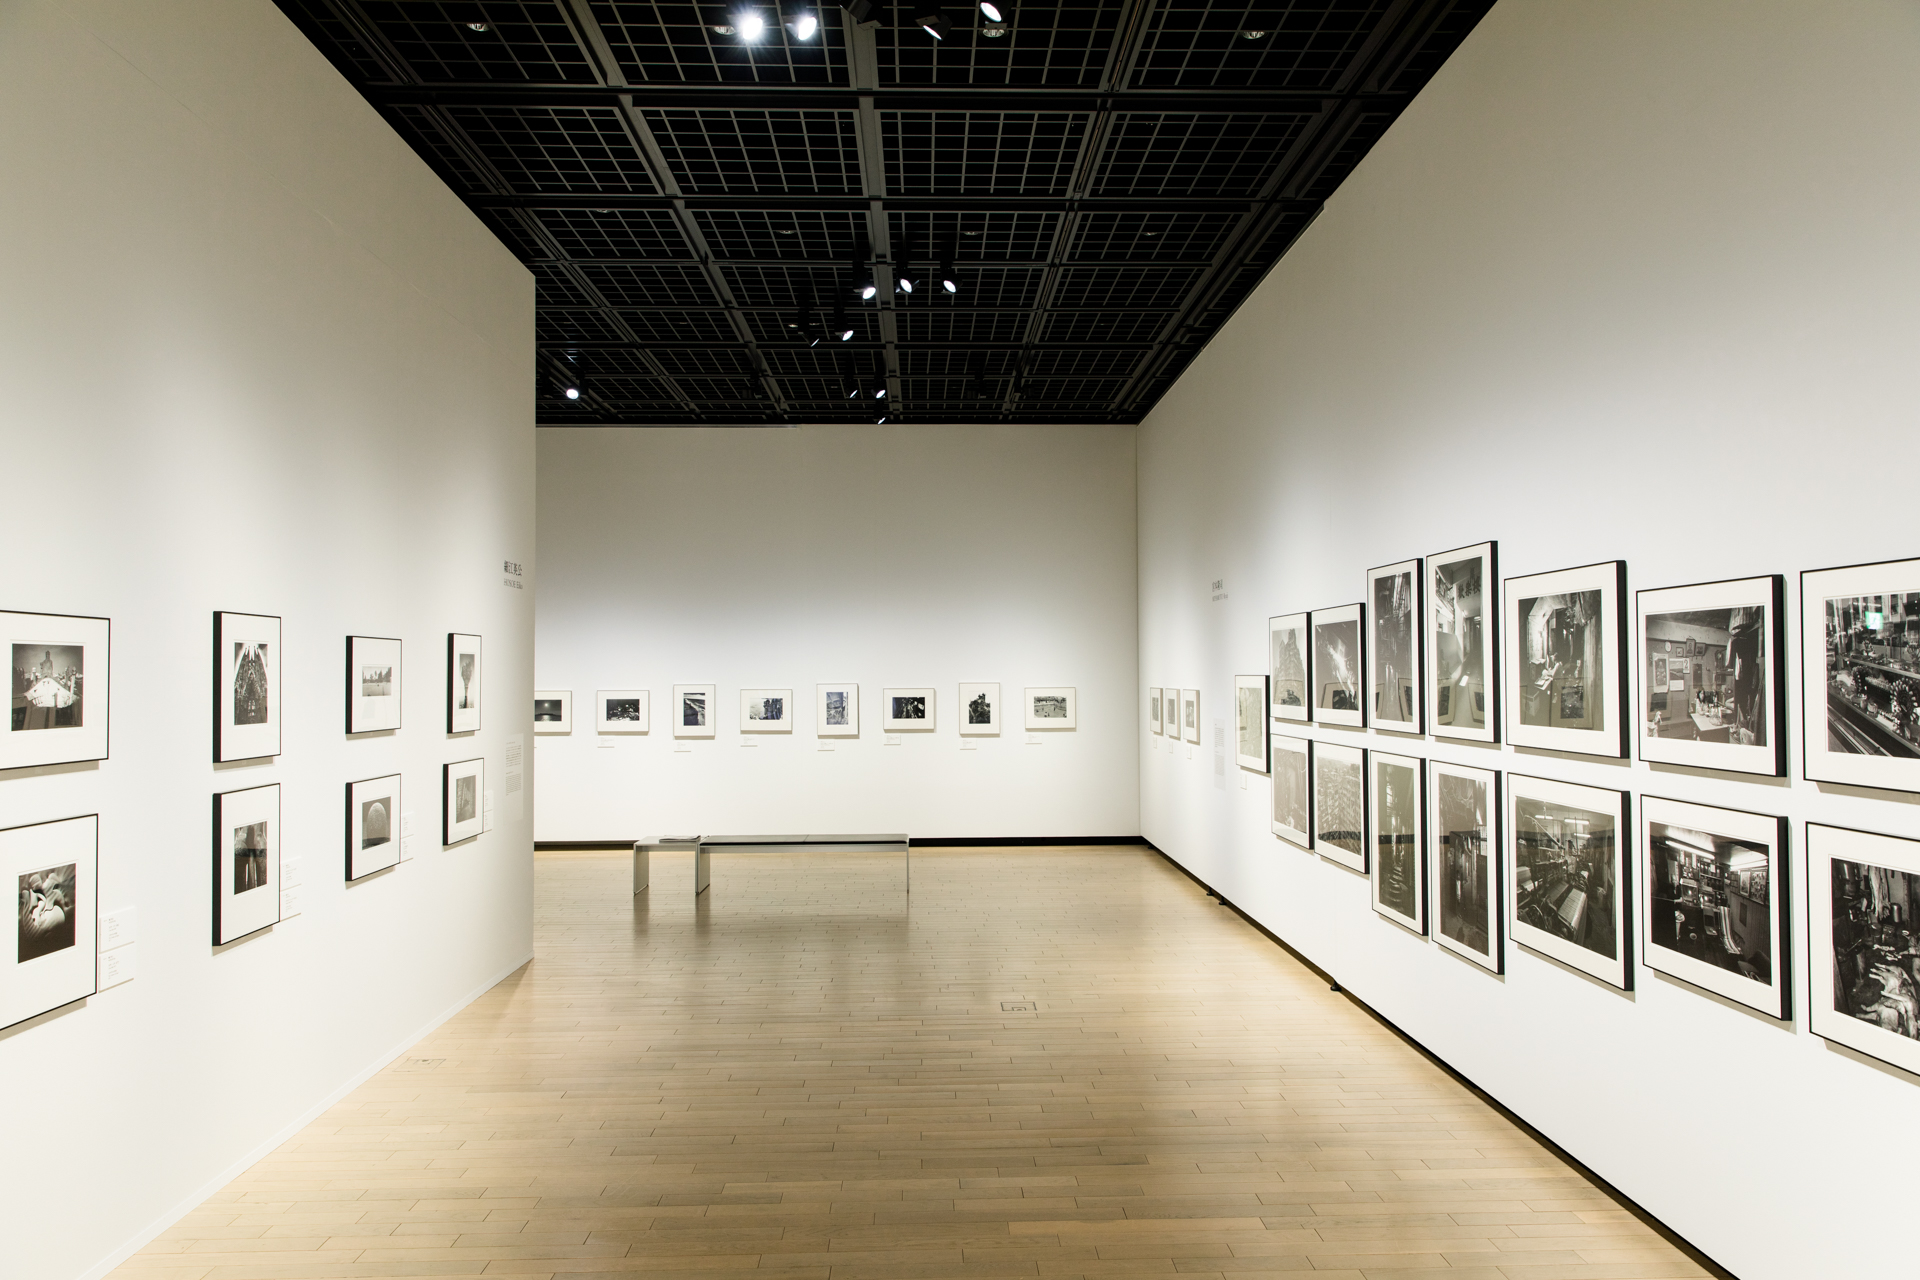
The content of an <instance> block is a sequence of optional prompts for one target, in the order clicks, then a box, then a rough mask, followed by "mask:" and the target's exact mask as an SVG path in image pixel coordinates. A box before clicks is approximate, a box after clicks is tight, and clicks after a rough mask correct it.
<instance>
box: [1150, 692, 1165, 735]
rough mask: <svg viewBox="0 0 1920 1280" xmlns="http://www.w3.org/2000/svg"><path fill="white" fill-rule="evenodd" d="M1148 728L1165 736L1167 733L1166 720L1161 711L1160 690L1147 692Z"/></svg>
mask: <svg viewBox="0 0 1920 1280" xmlns="http://www.w3.org/2000/svg"><path fill="white" fill-rule="evenodd" d="M1147 727H1148V728H1150V729H1152V730H1153V731H1154V732H1155V733H1158V734H1164V733H1166V731H1167V725H1166V719H1165V716H1164V715H1163V714H1162V712H1161V710H1160V690H1159V689H1158V688H1152V689H1148V690H1147Z"/></svg>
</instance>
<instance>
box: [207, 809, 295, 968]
mask: <svg viewBox="0 0 1920 1280" xmlns="http://www.w3.org/2000/svg"><path fill="white" fill-rule="evenodd" d="M280 889H281V884H280V787H279V784H278V783H273V784H269V785H267V786H264V787H248V788H246V789H245V790H241V791H226V792H222V793H221V794H219V795H216V796H214V798H213V945H214V946H216V947H220V946H225V945H226V944H227V943H229V942H235V941H238V940H239V939H241V938H244V937H246V936H247V935H248V934H250V933H258V932H259V931H260V930H262V929H264V928H266V927H267V926H269V925H273V924H278V923H279V922H280Z"/></svg>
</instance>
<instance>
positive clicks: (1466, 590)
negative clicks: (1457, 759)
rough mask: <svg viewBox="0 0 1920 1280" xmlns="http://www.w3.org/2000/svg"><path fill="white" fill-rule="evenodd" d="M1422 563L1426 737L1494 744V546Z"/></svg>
mask: <svg viewBox="0 0 1920 1280" xmlns="http://www.w3.org/2000/svg"><path fill="white" fill-rule="evenodd" d="M1425 559H1426V573H1425V579H1426V587H1425V606H1424V610H1425V624H1424V626H1423V627H1422V628H1421V630H1422V645H1423V647H1424V649H1425V659H1424V665H1425V671H1426V684H1427V688H1426V698H1427V732H1428V733H1431V734H1432V735H1433V736H1434V737H1436V738H1454V739H1457V740H1459V741H1462V742H1498V741H1500V725H1501V709H1502V706H1503V703H1502V701H1501V689H1500V657H1501V653H1500V634H1501V632H1500V614H1501V611H1500V544H1499V543H1498V542H1492V541H1489V542H1475V543H1469V544H1468V545H1466V546H1464V547H1455V548H1454V549H1453V550H1451V551H1436V552H1434V553H1433V554H1431V555H1429V556H1427V557H1426V558H1425ZM1469 566H1471V567H1470V568H1469ZM1476 590H1477V592H1478V598H1477V599H1476V598H1475V591H1476Z"/></svg>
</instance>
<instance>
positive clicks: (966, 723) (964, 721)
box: [960, 684, 1072, 738]
mask: <svg viewBox="0 0 1920 1280" xmlns="http://www.w3.org/2000/svg"><path fill="white" fill-rule="evenodd" d="M1069 692H1071V691H1069ZM1068 705H1069V708H1071V705H1072V699H1071V698H1069V699H1068ZM1056 727H1057V726H1056ZM1067 727H1068V728H1071V727H1072V726H1071V725H1069V726H1067ZM960 732H961V733H962V734H963V735H966V736H969V737H987V738H991V737H996V736H998V735H999V733H1000V686H999V685H997V684H963V685H961V686H960Z"/></svg>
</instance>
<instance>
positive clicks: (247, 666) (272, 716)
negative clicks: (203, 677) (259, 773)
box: [213, 609, 286, 764]
mask: <svg viewBox="0 0 1920 1280" xmlns="http://www.w3.org/2000/svg"><path fill="white" fill-rule="evenodd" d="M282 636H283V624H282V621H281V619H280V617H279V616H278V615H276V614H271V613H240V612H237V611H233V610H220V609H216V610H215V611H214V614H213V762H214V763H215V764H229V763H232V762H233V761H236V760H266V759H271V758H273V757H276V756H278V755H279V754H280V747H281V735H282V722H281V711H282V710H283V708H284V707H285V705H286V702H285V698H284V696H283V690H284V688H285V685H284V682H283V680H282V678H281V677H282V674H283V672H284V669H285V667H286V662H285V657H286V650H285V647H284V645H283V643H282Z"/></svg>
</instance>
